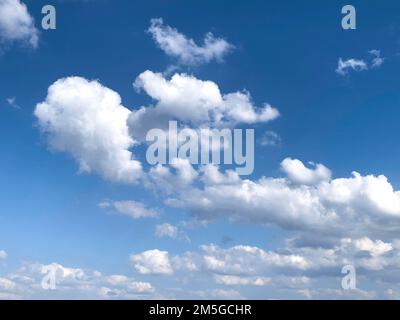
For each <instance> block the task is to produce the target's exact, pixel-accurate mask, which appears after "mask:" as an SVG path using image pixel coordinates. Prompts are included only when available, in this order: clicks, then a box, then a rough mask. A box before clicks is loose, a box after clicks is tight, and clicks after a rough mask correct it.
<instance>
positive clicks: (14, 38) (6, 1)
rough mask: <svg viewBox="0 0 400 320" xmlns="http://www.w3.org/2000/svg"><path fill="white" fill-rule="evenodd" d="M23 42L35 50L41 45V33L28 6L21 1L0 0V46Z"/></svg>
mask: <svg viewBox="0 0 400 320" xmlns="http://www.w3.org/2000/svg"><path fill="white" fill-rule="evenodd" d="M2 42H3V43H8V42H11V43H12V42H21V43H25V44H27V45H29V46H31V47H33V48H36V47H37V46H38V43H39V32H38V30H37V29H36V28H35V21H34V19H33V17H32V16H31V15H30V14H29V12H28V9H27V7H26V5H25V4H24V3H23V2H22V1H20V0H0V44H1V43H2Z"/></svg>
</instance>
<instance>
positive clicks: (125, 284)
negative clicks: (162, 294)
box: [0, 263, 155, 299]
mask: <svg viewBox="0 0 400 320" xmlns="http://www.w3.org/2000/svg"><path fill="white" fill-rule="evenodd" d="M49 270H52V271H53V272H54V275H55V286H56V290H44V289H43V288H42V285H41V283H42V280H43V277H44V276H45V275H46V274H48V272H49ZM154 292H155V289H154V287H153V286H152V285H151V284H150V283H148V282H143V281H136V280H134V279H132V278H129V277H127V276H125V275H102V274H101V273H100V272H99V271H91V270H83V269H81V268H69V267H65V266H63V265H61V264H58V263H52V264H49V265H44V264H40V263H25V264H24V265H23V266H22V267H21V268H19V269H17V270H16V271H15V272H13V273H11V274H10V275H8V276H7V277H5V278H0V297H1V296H2V294H3V295H5V298H6V299H8V298H10V299H18V298H23V299H40V298H46V299H59V298H61V299H65V298H67V299H71V298H72V299H135V298H136V299H137V298H140V297H148V296H149V294H153V293H154Z"/></svg>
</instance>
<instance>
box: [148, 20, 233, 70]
mask: <svg viewBox="0 0 400 320" xmlns="http://www.w3.org/2000/svg"><path fill="white" fill-rule="evenodd" d="M148 31H149V32H150V33H151V34H152V37H153V39H154V41H155V42H156V43H157V45H158V46H159V47H160V48H161V49H162V50H163V51H164V52H165V53H166V54H167V55H169V56H172V57H175V58H177V59H178V60H179V62H180V63H182V64H187V65H196V64H200V63H206V62H210V61H211V60H216V61H221V60H222V58H223V57H224V56H225V55H226V54H227V53H228V52H229V51H230V50H231V49H232V48H233V46H232V45H231V44H229V43H228V42H227V41H226V40H224V39H222V38H215V37H214V35H213V34H212V33H210V32H209V33H207V34H206V36H205V38H204V43H203V45H201V46H199V45H197V44H196V43H195V42H194V41H193V39H190V38H187V37H186V36H185V35H184V34H182V33H179V32H178V30H176V29H174V28H171V27H170V26H168V25H164V24H163V20H162V19H151V21H150V27H149V29H148Z"/></svg>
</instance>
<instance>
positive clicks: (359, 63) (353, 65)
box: [335, 58, 368, 76]
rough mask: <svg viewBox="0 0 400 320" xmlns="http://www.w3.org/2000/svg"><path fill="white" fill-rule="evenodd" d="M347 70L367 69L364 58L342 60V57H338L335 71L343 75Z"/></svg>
mask: <svg viewBox="0 0 400 320" xmlns="http://www.w3.org/2000/svg"><path fill="white" fill-rule="evenodd" d="M349 70H354V71H357V72H359V71H363V70H368V66H367V63H366V62H365V61H364V60H357V59H348V60H343V59H342V58H339V62H338V67H337V69H336V70H335V71H336V73H338V74H340V75H342V76H344V75H346V74H348V72H349Z"/></svg>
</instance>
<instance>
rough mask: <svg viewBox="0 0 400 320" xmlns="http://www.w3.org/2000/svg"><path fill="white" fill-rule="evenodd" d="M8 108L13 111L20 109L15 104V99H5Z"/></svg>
mask: <svg viewBox="0 0 400 320" xmlns="http://www.w3.org/2000/svg"><path fill="white" fill-rule="evenodd" d="M6 101H7V103H8V105H9V106H11V107H13V108H14V109H20V108H21V107H20V106H19V105H18V104H17V99H16V98H15V97H11V98H7V99H6Z"/></svg>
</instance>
